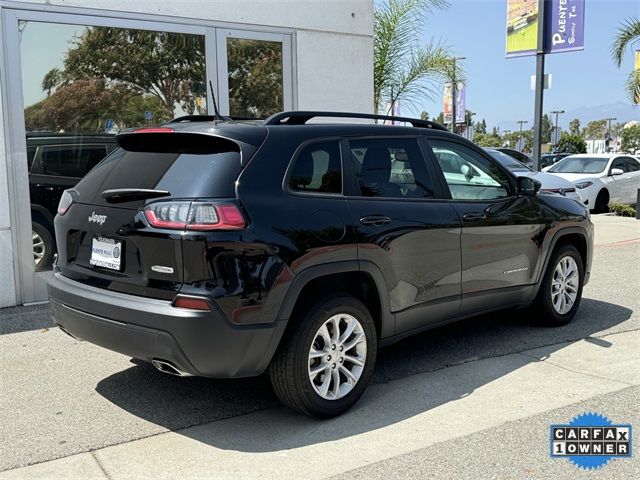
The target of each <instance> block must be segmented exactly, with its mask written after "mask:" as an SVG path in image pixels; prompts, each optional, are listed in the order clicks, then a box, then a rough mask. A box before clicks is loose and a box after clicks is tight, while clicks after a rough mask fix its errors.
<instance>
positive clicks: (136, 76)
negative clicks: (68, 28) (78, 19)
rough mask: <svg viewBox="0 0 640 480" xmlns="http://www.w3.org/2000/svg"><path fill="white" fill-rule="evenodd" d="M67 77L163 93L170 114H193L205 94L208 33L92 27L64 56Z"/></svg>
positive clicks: (161, 95)
mask: <svg viewBox="0 0 640 480" xmlns="http://www.w3.org/2000/svg"><path fill="white" fill-rule="evenodd" d="M63 75H64V77H65V79H67V81H73V80H88V79H95V78H102V79H105V80H107V81H108V82H109V83H118V84H121V85H124V86H126V87H127V89H129V90H131V91H133V92H135V93H138V94H147V95H152V96H154V97H157V98H158V99H159V100H160V101H161V102H162V104H163V105H164V108H165V110H166V113H167V114H169V115H170V116H173V115H174V108H175V105H176V104H178V105H180V106H181V107H182V109H183V110H184V111H186V112H189V113H194V112H195V110H196V97H198V96H199V97H202V96H205V93H206V89H205V85H204V79H205V55H204V37H203V36H201V35H186V34H181V33H171V32H154V31H147V30H126V29H122V28H111V27H87V28H86V29H85V30H84V31H83V32H82V33H81V34H80V35H79V36H78V37H76V38H75V39H74V40H73V46H72V48H71V49H70V50H69V51H67V53H66V56H65V59H64V72H63Z"/></svg>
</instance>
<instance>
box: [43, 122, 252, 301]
mask: <svg viewBox="0 0 640 480" xmlns="http://www.w3.org/2000/svg"><path fill="white" fill-rule="evenodd" d="M118 141H119V144H120V146H121V148H119V149H117V150H115V151H114V152H113V153H112V154H111V155H109V156H108V157H107V158H105V159H104V160H103V161H102V162H101V163H99V164H98V165H97V166H96V167H95V168H94V169H93V170H91V172H90V173H89V174H88V175H87V176H86V177H84V179H82V180H81V181H80V182H79V183H78V184H77V185H76V187H75V188H74V190H75V192H72V196H73V197H74V202H73V203H72V205H71V206H70V208H69V209H68V211H67V212H66V213H64V214H63V215H58V216H57V217H56V221H55V224H56V240H57V244H58V254H59V257H58V268H59V269H60V272H61V273H62V274H63V275H65V276H67V277H70V278H72V279H74V280H76V281H79V282H83V283H86V284H89V285H93V286H96V287H100V288H105V289H109V290H113V291H119V292H125V293H130V294H134V295H142V296H145V297H152V298H162V299H168V300H170V299H173V298H174V297H175V294H176V292H177V291H178V290H179V289H180V287H181V285H182V282H183V262H182V245H181V243H182V236H183V234H184V232H185V231H186V229H187V228H188V227H187V226H186V225H185V226H184V227H183V228H181V226H180V224H176V222H175V220H176V219H180V218H184V217H185V216H186V215H187V213H189V214H191V210H190V208H191V206H192V205H196V204H198V205H199V204H200V203H201V202H202V201H203V200H204V201H208V202H212V203H211V204H215V202H220V201H222V202H227V203H228V204H231V205H232V206H233V203H234V202H235V183H236V180H237V178H238V175H239V174H240V170H241V148H240V145H239V143H236V142H234V141H231V140H228V139H224V138H221V137H216V136H212V135H206V134H198V133H177V132H171V131H170V129H166V131H165V130H163V129H147V131H146V132H143V133H135V134H126V135H121V136H119V138H118ZM213 212H214V216H215V212H216V211H215V210H213ZM197 213H198V216H199V218H200V217H203V215H204V216H205V217H206V214H207V213H208V210H203V211H198V212H197ZM193 215H194V216H195V213H194V214H193ZM194 218H195V217H194ZM150 219H151V220H152V221H151V222H150ZM209 220H210V219H209ZM206 221H207V220H206V219H205V220H203V222H205V223H206ZM154 225H155V226H154Z"/></svg>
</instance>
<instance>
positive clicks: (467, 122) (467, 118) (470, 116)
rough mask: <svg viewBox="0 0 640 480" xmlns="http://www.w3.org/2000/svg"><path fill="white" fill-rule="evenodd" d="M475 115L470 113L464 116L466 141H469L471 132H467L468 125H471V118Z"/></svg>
mask: <svg viewBox="0 0 640 480" xmlns="http://www.w3.org/2000/svg"><path fill="white" fill-rule="evenodd" d="M474 115H475V113H473V112H470V113H469V116H468V117H467V116H466V115H465V123H466V124H467V140H471V131H470V130H469V128H470V125H473V116H474Z"/></svg>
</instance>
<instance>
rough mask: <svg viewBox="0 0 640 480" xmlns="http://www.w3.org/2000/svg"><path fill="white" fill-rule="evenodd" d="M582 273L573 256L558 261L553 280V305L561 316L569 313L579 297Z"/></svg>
mask: <svg viewBox="0 0 640 480" xmlns="http://www.w3.org/2000/svg"><path fill="white" fill-rule="evenodd" d="M579 287H580V273H579V270H578V264H577V263H576V261H575V260H574V259H573V257H571V256H568V255H567V256H565V257H562V258H561V259H560V261H558V263H557V264H556V268H555V269H554V271H553V279H552V280H551V303H552V304H553V308H554V310H555V311H556V312H558V313H559V314H560V315H565V314H566V313H568V312H569V311H570V310H571V308H572V307H573V305H574V303H575V302H576V298H577V297H578V288H579Z"/></svg>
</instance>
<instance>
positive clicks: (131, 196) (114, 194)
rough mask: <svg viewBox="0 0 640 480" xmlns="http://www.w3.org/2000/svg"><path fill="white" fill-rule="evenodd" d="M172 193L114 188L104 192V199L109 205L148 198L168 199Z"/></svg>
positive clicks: (144, 189) (145, 189)
mask: <svg viewBox="0 0 640 480" xmlns="http://www.w3.org/2000/svg"><path fill="white" fill-rule="evenodd" d="M170 195H171V193H170V192H168V191H166V190H151V189H148V188H114V189H112V190H105V191H104V192H102V198H104V199H105V200H106V201H107V202H109V203H123V202H131V201H133V200H146V199H148V198H159V197H168V196H170Z"/></svg>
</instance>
